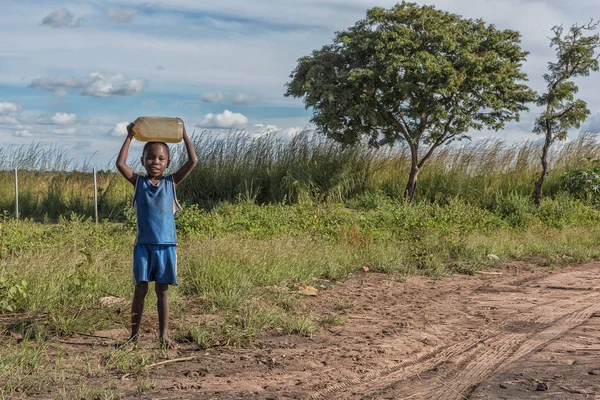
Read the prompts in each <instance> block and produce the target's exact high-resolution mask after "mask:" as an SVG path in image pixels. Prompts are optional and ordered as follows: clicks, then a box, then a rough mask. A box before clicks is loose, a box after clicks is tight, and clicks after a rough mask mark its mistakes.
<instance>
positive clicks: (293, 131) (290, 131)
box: [281, 127, 304, 139]
mask: <svg viewBox="0 0 600 400" xmlns="http://www.w3.org/2000/svg"><path fill="white" fill-rule="evenodd" d="M302 131H304V128H300V127H293V128H285V129H284V130H283V131H282V132H281V136H282V137H283V138H288V139H291V138H293V137H294V136H296V135H297V134H299V133H300V132H302Z"/></svg>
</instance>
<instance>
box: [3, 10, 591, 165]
mask: <svg viewBox="0 0 600 400" xmlns="http://www.w3.org/2000/svg"><path fill="white" fill-rule="evenodd" d="M395 3H396V2H395V1H386V0H304V1H297V0H253V1H248V0H220V1H213V0H202V1H193V0H169V1H166V0H163V1H152V0H151V1H146V2H144V1H131V0H120V1H93V0H92V1H83V0H72V1H55V0H43V1H42V0H2V1H1V2H0V37H1V38H2V39H0V140H1V144H0V148H4V149H5V150H6V149H8V148H10V147H11V146H13V147H14V146H21V145H29V144H31V143H32V142H36V143H39V144H40V145H41V146H51V145H58V146H62V147H64V149H65V150H66V151H67V153H68V154H69V156H70V157H71V158H73V159H74V160H75V161H77V162H82V161H83V160H84V159H88V161H89V163H90V164H91V165H95V166H98V167H99V168H104V167H106V166H107V165H108V164H109V162H110V161H111V160H112V159H114V157H115V155H116V153H117V152H118V150H119V148H120V145H121V143H122V141H123V137H124V134H125V126H126V125H127V123H128V122H130V121H132V120H134V119H135V118H136V117H138V116H141V115H166V116H178V117H181V118H182V119H183V120H184V121H185V123H186V127H187V130H188V132H190V133H191V132H192V131H193V130H194V129H195V130H196V132H199V131H203V130H210V131H211V132H212V133H213V134H219V133H220V132H224V131H229V130H230V129H246V130H247V131H248V132H249V133H251V134H253V135H260V134H263V133H265V132H267V131H268V132H277V135H280V136H282V137H290V136H292V135H293V134H294V133H295V132H297V131H299V130H301V129H302V128H304V127H307V126H309V125H308V124H309V119H310V114H311V113H310V111H307V110H305V109H304V105H303V103H302V101H301V100H299V99H290V98H285V97H284V96H283V93H284V91H285V88H284V85H285V83H286V82H287V81H288V80H289V74H290V72H291V71H292V70H293V69H294V67H295V66H296V62H297V59H298V58H299V57H302V56H304V55H307V54H309V53H310V52H311V51H312V50H313V49H316V48H320V47H321V46H323V45H325V44H328V43H330V42H331V40H332V38H333V36H334V33H335V32H336V31H339V30H343V29H346V28H348V27H349V26H351V25H353V24H354V22H356V21H357V20H359V19H361V18H363V17H364V16H365V11H366V10H367V9H368V8H371V7H375V6H379V7H386V8H388V7H390V6H392V5H393V4H395ZM419 3H421V4H433V5H435V6H436V7H438V8H440V9H443V10H447V11H450V12H454V13H457V14H460V15H463V16H465V17H469V18H483V19H484V20H485V21H486V22H488V23H493V24H495V25H496V26H497V27H498V28H502V29H515V30H518V31H520V32H521V34H522V47H523V48H524V49H525V50H527V51H529V52H530V53H531V54H530V55H529V57H528V61H527V63H526V64H525V66H524V69H525V71H526V72H527V73H528V75H529V80H530V82H529V84H530V85H531V86H532V87H533V88H534V89H535V90H538V91H543V90H544V82H543V80H542V75H543V73H544V72H545V69H546V63H547V62H548V61H550V60H552V59H553V56H554V52H553V51H552V50H551V49H550V48H549V47H548V44H549V40H548V36H550V34H551V30H550V29H551V27H552V26H553V25H556V24H561V23H562V24H563V25H565V26H566V27H568V26H570V25H572V24H573V23H579V24H581V23H586V22H588V21H589V19H590V18H594V19H600V2H598V1H597V0H573V1H571V2H569V3H568V5H567V2H564V1H562V0H546V1H541V0H540V1H531V0H486V1H483V0H432V1H427V2H422V1H419ZM577 83H578V84H579V86H580V92H579V98H581V99H583V100H585V101H586V102H587V103H588V106H589V108H590V110H591V112H592V116H591V117H590V118H589V119H588V121H587V123H586V125H585V126H584V129H587V130H595V131H598V130H600V90H599V89H600V74H594V75H592V76H590V77H587V78H582V79H581V80H579V81H577ZM538 113H539V110H538V109H536V108H535V107H532V108H531V112H530V113H528V114H525V115H523V116H522V120H521V122H520V123H515V124H511V125H509V126H508V127H507V129H506V130H505V131H504V132H502V133H491V132H474V133H473V135H472V136H473V137H474V138H475V140H476V139H478V138H482V137H488V136H492V135H497V136H500V137H502V138H504V139H505V140H507V141H514V140H527V139H536V136H535V135H534V134H532V133H531V129H532V126H533V121H534V119H535V116H536V115H537V114H538ZM576 133H577V132H573V134H572V136H573V135H575V134H576ZM138 150H139V144H137V145H136V146H134V147H133V149H132V151H138Z"/></svg>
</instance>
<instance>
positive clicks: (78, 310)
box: [0, 136, 600, 398]
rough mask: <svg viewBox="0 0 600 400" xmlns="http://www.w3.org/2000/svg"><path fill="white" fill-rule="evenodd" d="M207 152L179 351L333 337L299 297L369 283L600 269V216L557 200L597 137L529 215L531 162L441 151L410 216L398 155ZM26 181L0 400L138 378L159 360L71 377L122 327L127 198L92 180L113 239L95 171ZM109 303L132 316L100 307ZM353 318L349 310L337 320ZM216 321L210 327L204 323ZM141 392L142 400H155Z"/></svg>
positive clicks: (0, 260)
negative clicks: (75, 383) (75, 382)
mask: <svg viewBox="0 0 600 400" xmlns="http://www.w3.org/2000/svg"><path fill="white" fill-rule="evenodd" d="M206 140H209V139H207V138H205V137H199V138H197V146H198V148H199V152H200V153H201V156H200V157H201V165H200V166H199V168H198V169H197V171H195V172H194V175H192V176H191V177H190V178H189V180H187V181H186V182H185V185H182V186H181V188H180V189H179V196H180V197H181V198H182V199H183V201H184V203H185V204H187V206H186V207H184V209H183V210H182V211H181V212H180V213H179V214H178V216H177V219H176V223H177V228H178V235H179V239H180V243H179V247H178V257H179V271H178V275H179V279H180V285H179V287H177V288H173V289H172V290H171V291H170V292H171V308H172V335H173V337H174V339H175V340H177V341H179V342H181V343H193V344H194V345H195V346H197V348H199V349H206V348H210V347H213V346H219V345H223V344H228V345H234V346H242V345H244V344H245V343H248V341H250V340H252V338H254V337H256V336H257V335H260V334H263V333H272V334H299V335H308V336H310V335H314V334H315V333H317V332H318V331H319V329H320V326H321V325H323V324H328V325H339V324H343V323H344V318H343V315H342V313H341V312H340V314H339V315H329V316H328V317H327V320H318V319H316V318H315V317H314V316H313V315H310V314H307V313H305V312H302V311H301V310H302V308H301V307H299V305H300V304H301V302H302V299H303V298H304V295H303V294H302V293H301V289H302V288H305V287H307V286H310V287H315V288H317V289H319V288H321V287H322V286H325V287H327V286H328V285H331V284H334V283H335V282H336V281H338V280H344V279H347V278H348V277H350V276H352V275H357V274H363V273H365V270H367V269H368V270H369V271H370V272H384V273H389V274H390V277H391V278H392V279H396V280H400V281H402V280H404V279H406V278H407V277H408V276H412V275H427V276H432V277H439V278H442V277H444V276H448V275H450V274H453V273H462V274H472V273H474V272H475V271H478V270H484V269H490V268H503V267H505V266H506V265H507V264H508V263H513V262H515V261H523V262H526V263H531V264H534V265H538V266H540V267H542V268H556V267H559V266H561V265H566V264H570V263H578V262H584V261H588V260H594V259H598V258H600V246H599V244H600V226H599V224H598V222H599V220H600V214H599V212H598V211H597V209H596V208H594V207H593V206H591V205H590V203H586V202H585V201H582V200H579V199H576V198H574V197H573V196H571V195H569V194H568V193H566V192H564V191H562V190H561V186H560V179H559V177H560V175H562V173H564V172H565V171H567V170H569V169H571V168H575V167H579V166H582V165H586V163H589V160H590V159H595V158H596V157H597V155H598V153H599V152H600V147H599V146H598V145H597V144H596V142H595V140H594V138H593V137H591V136H583V137H582V138H580V139H579V141H575V142H573V143H571V144H569V145H568V146H567V147H564V148H562V149H560V150H559V151H557V152H556V154H554V158H553V165H554V168H555V170H554V172H553V174H552V175H551V176H550V177H549V179H548V188H547V191H546V193H547V194H548V196H547V197H546V198H545V199H544V200H543V202H542V203H541V205H540V206H539V207H535V206H534V205H533V202H532V197H531V192H532V191H533V180H534V179H535V176H536V171H537V168H536V162H535V158H536V157H537V155H536V154H535V151H534V149H535V147H534V146H533V145H532V144H524V145H521V146H520V147H519V146H508V145H505V144H503V143H501V142H485V143H482V144H480V145H479V146H475V147H460V148H447V149H445V150H444V151H443V152H441V153H440V154H438V156H437V157H436V158H435V159H434V160H432V163H431V164H430V165H428V166H427V167H426V169H425V170H424V171H423V174H422V175H421V177H420V181H419V188H418V189H417V192H418V198H417V199H416V201H415V203H414V204H413V205H407V204H405V203H404V202H403V201H402V200H400V199H399V194H400V193H401V192H402V190H403V186H404V175H403V171H405V169H406V167H407V165H406V162H405V161H404V160H403V158H402V157H403V156H402V150H401V149H397V150H385V151H374V150H368V149H354V150H350V149H343V148H340V147H337V146H336V145H334V144H331V143H325V142H320V141H317V142H308V141H309V140H313V141H314V140H316V139H311V138H309V137H305V138H304V139H302V140H305V142H301V141H299V142H298V143H295V144H294V143H292V144H277V143H271V145H276V144H277V145H278V146H283V148H282V149H280V150H279V152H278V153H277V152H276V153H275V154H277V156H272V157H271V158H269V157H270V156H268V155H269V154H272V148H270V147H268V146H267V147H265V149H264V152H265V153H264V154H262V156H261V157H259V156H257V155H255V154H254V152H255V151H258V150H259V149H260V148H261V147H260V146H261V145H262V146H266V144H264V143H263V142H261V141H260V140H259V141H253V142H250V141H246V142H244V141H238V142H235V140H234V139H229V140H230V142H216V141H213V142H210V141H209V142H206ZM299 140H300V139H299ZM261 143H262V144H261ZM307 143H310V144H307ZM211 146H212V147H211ZM219 146H225V147H219ZM228 146H229V147H228ZM286 146H287V147H286ZM294 146H296V147H294ZM303 146H304V147H303ZM311 146H313V147H311ZM315 146H316V147H315ZM319 146H320V147H319ZM224 149H226V150H224ZM234 149H238V150H239V151H237V152H236V151H233V150H234ZM303 152H305V153H303ZM1 154H2V153H0V155H1ZM49 157H56V154H54V155H52V154H50V155H49ZM61 157H64V156H61ZM175 157H176V159H178V158H177V157H180V153H177V151H176V155H175ZM6 159H8V156H7V157H6ZM34 159H35V156H34ZM179 159H180V158H179ZM1 160H2V159H1V156H0V161H1ZM55 162H58V161H55ZM52 163H53V161H52V160H49V161H47V163H46V164H48V167H49V168H50V169H51V167H53V166H54V167H56V164H55V165H52ZM220 163H221V164H220ZM2 165H4V167H6V164H2ZM32 165H33V167H35V168H38V169H37V170H35V171H28V172H26V171H23V173H22V175H23V177H22V180H21V186H22V188H23V198H22V200H21V201H22V204H23V213H24V214H25V215H29V216H30V217H31V218H25V219H23V220H20V221H16V220H14V219H13V218H11V214H10V213H11V211H10V209H11V206H12V203H11V201H12V200H11V193H9V192H10V191H9V190H3V191H2V192H1V194H0V208H2V209H3V210H4V213H3V220H2V222H1V226H0V294H1V296H0V333H2V335H0V346H1V348H2V350H1V354H0V355H1V357H0V388H1V389H0V398H2V397H4V398H11V397H13V396H17V395H23V394H35V393H39V392H42V391H43V390H46V389H48V388H57V393H59V397H60V396H63V395H64V397H69V396H67V392H66V390H67V389H64V387H65V379H66V378H65V376H70V377H73V376H76V377H81V378H82V379H83V381H85V379H84V378H85V377H86V376H87V377H89V376H95V377H103V376H105V377H108V376H112V375H114V373H115V372H118V373H129V372H135V373H139V372H143V371H144V368H145V366H147V365H148V364H150V363H152V362H153V361H155V360H157V359H160V358H161V357H164V354H162V353H161V352H160V351H158V350H157V351H154V352H150V353H131V352H124V351H123V350H121V349H105V350H103V352H102V354H101V356H100V357H97V358H93V359H81V360H80V362H78V363H77V365H75V366H73V365H65V364H63V363H62V362H61V360H63V359H64V357H63V355H62V354H61V350H60V349H61V347H60V345H58V344H57V343H60V341H61V340H64V339H65V338H69V337H72V336H73V335H76V334H79V335H81V334H83V335H90V334H94V333H95V332H97V331H101V330H110V329H124V330H127V329H128V327H129V310H128V307H129V301H130V299H131V296H132V292H133V286H132V279H131V267H130V265H131V252H132V244H133V240H134V229H135V223H134V219H133V218H134V216H133V214H132V212H131V208H130V207H128V206H127V202H128V196H130V195H131V188H130V187H129V186H128V185H127V184H126V182H125V181H124V180H123V179H122V178H121V177H119V176H117V175H115V174H114V173H112V172H102V173H101V174H100V175H99V182H100V186H101V188H102V191H101V199H102V201H103V203H102V216H103V219H104V222H103V223H101V224H99V225H96V224H94V223H92V221H91V219H90V215H91V212H90V207H91V205H90V193H89V189H90V182H89V181H90V179H89V171H83V172H74V171H69V168H62V170H60V168H59V171H58V172H56V171H54V172H50V171H44V169H45V167H40V165H38V164H35V163H34V164H32ZM63 167H64V165H63ZM67 167H68V165H67ZM11 176H12V175H11V172H10V171H4V172H2V173H0V184H1V185H2V186H1V187H3V188H7V187H10V182H11V179H12V178H11ZM13 195H14V193H13ZM92 198H93V195H92ZM107 296H114V297H118V298H123V299H125V302H124V303H122V304H121V305H118V306H103V305H102V304H101V299H102V298H104V297H107ZM154 302H155V299H154V294H153V293H152V291H150V292H149V298H148V299H147V308H146V310H147V313H146V314H145V317H144V322H143V325H144V326H147V327H151V328H154V327H155V326H156V316H155V314H156V312H155V310H154V309H153V304H154ZM351 307H352V302H351V301H348V302H346V303H344V304H339V307H338V309H339V310H340V311H341V310H344V309H347V308H351ZM207 316H208V317H210V320H211V321H212V323H210V324H207V323H204V322H203V321H206V317H207ZM61 385H62V386H61ZM139 385H140V391H141V392H143V391H144V390H145V389H144V388H145V385H149V383H148V382H145V381H144V380H143V379H142V380H140V381H139ZM61 388H62V389H61ZM71 390H72V387H71ZM78 390H79V395H78V397H79V398H116V397H118V395H117V394H116V392H115V390H114V388H112V389H111V388H110V387H104V388H102V389H98V388H95V389H94V388H91V387H89V385H88V386H86V384H85V382H84V383H82V386H81V387H80V388H79V389H78Z"/></svg>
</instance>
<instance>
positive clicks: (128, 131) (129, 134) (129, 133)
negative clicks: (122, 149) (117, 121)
mask: <svg viewBox="0 0 600 400" xmlns="http://www.w3.org/2000/svg"><path fill="white" fill-rule="evenodd" d="M134 126H135V124H134V123H133V122H131V123H130V124H129V125H127V136H133V127H134Z"/></svg>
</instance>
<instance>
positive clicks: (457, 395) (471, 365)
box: [365, 295, 600, 400]
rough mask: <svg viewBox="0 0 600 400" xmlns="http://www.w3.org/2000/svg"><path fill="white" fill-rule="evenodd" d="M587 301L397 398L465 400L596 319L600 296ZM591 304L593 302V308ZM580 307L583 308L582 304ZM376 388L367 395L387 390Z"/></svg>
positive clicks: (498, 341)
mask: <svg viewBox="0 0 600 400" xmlns="http://www.w3.org/2000/svg"><path fill="white" fill-rule="evenodd" d="M588 297H590V298H589V299H588V300H587V303H588V304H587V305H586V306H584V307H583V308H580V309H579V310H576V311H575V312H573V313H572V314H568V315H566V316H565V315H563V316H562V317H560V318H559V319H558V320H556V321H554V322H553V323H552V325H550V326H549V327H548V328H546V329H543V330H541V331H539V332H536V333H534V334H531V335H524V334H509V335H505V334H499V335H496V336H495V337H494V338H493V339H492V340H493V342H492V343H489V342H490V340H487V341H486V342H485V343H483V346H488V348H486V349H484V350H483V352H481V351H479V350H480V348H481V347H483V346H478V348H476V349H474V351H472V352H469V353H468V354H465V356H467V358H471V361H470V362H467V363H465V362H461V361H460V360H449V361H454V363H455V366H454V367H453V368H451V369H450V371H447V372H446V373H444V374H441V376H434V377H433V378H432V380H433V381H434V382H433V383H432V384H428V382H427V381H426V380H425V381H421V380H420V381H418V382H413V383H412V385H403V386H404V388H403V389H402V390H401V391H396V390H394V394H395V395H398V396H402V397H408V398H420V399H438V398H439V396H440V392H444V393H445V394H444V399H448V400H463V399H466V398H467V395H468V392H469V391H470V389H472V388H474V387H476V386H477V384H479V382H481V381H482V380H484V379H485V378H487V377H489V376H490V375H492V374H494V373H497V372H499V371H500V370H502V369H505V368H508V367H509V366H510V365H511V364H512V363H514V362H516V361H518V360H520V359H522V358H523V357H525V356H527V355H528V354H530V353H532V352H534V351H536V350H538V349H540V348H542V347H544V346H547V345H548V344H549V343H551V342H552V341H553V340H555V339H557V338H559V337H560V336H562V335H564V334H566V333H567V332H568V331H570V330H572V329H574V328H576V327H577V326H579V325H581V324H582V323H584V322H586V321H587V320H589V319H590V318H591V317H593V316H594V315H595V313H596V312H598V311H600V306H599V305H598V304H593V300H596V302H597V300H598V297H599V296H597V295H595V296H588ZM590 302H592V304H591V305H590ZM577 304H580V302H578V303H577ZM471 353H475V354H471ZM477 353H480V354H477ZM395 383H398V382H397V381H396V382H393V383H391V384H390V383H389V382H386V384H387V387H388V388H390V386H392V385H393V384H395ZM377 386H379V389H377V390H375V391H373V390H371V391H370V392H367V393H365V394H366V395H370V394H372V393H376V392H378V391H381V389H384V388H382V387H381V385H377ZM371 388H372V387H371ZM385 392H386V393H387V394H388V395H389V394H390V391H389V390H388V391H385Z"/></svg>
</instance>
